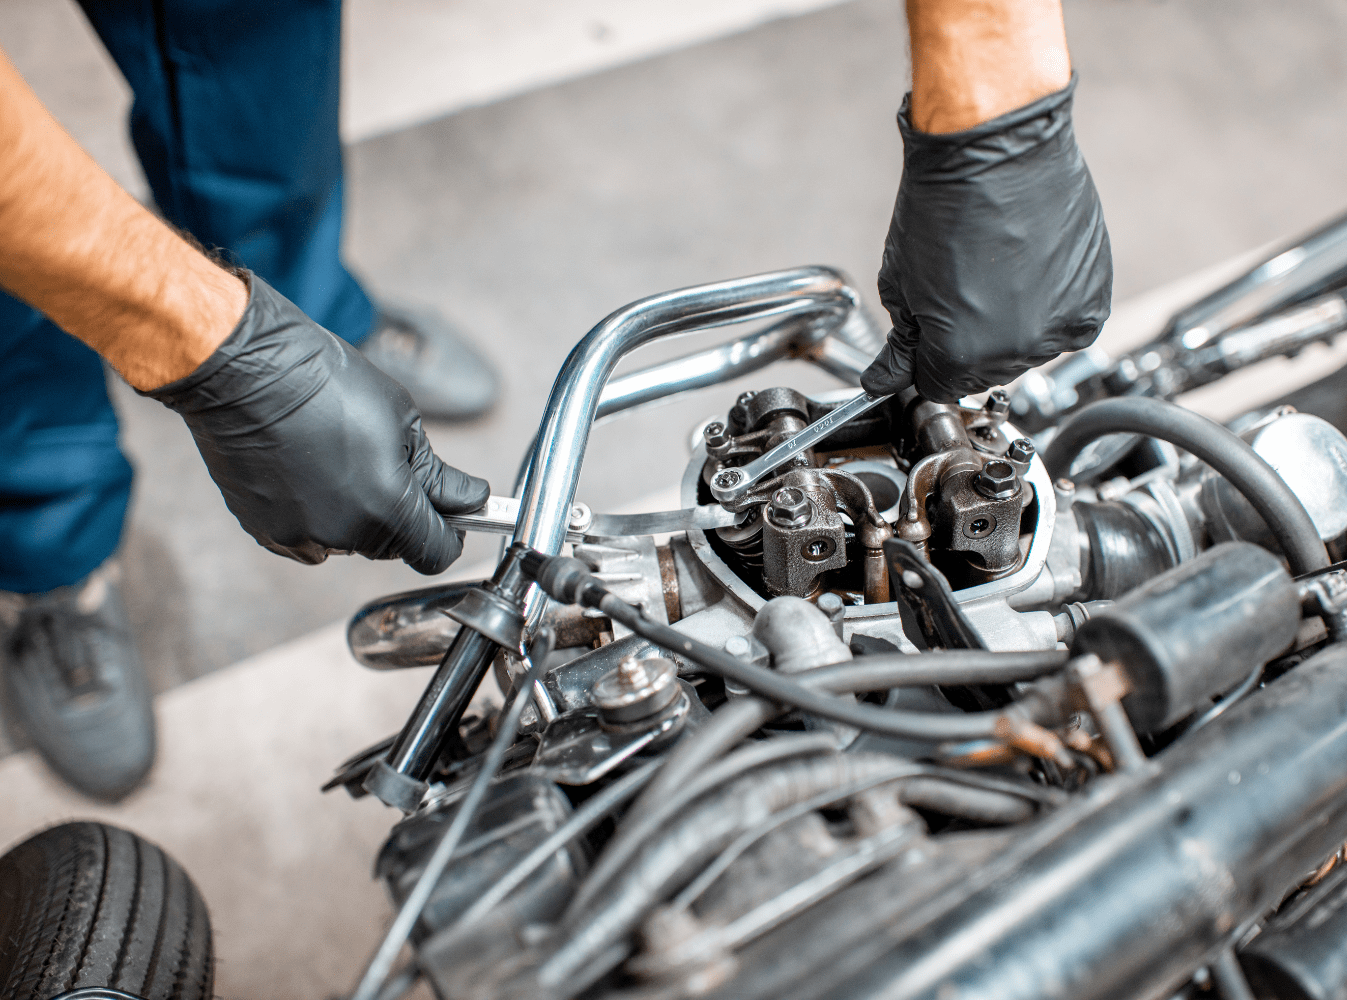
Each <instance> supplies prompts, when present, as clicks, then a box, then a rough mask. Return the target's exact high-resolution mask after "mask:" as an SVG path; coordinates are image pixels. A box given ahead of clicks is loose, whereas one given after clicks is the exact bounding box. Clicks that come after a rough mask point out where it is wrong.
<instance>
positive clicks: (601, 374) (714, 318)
mask: <svg viewBox="0 0 1347 1000" xmlns="http://www.w3.org/2000/svg"><path fill="white" fill-rule="evenodd" d="M859 306H860V297H859V296H858V295H857V294H856V292H855V290H854V289H852V288H851V287H850V286H849V285H848V284H847V280H846V277H845V276H844V275H842V274H841V273H839V272H837V271H834V270H832V269H831V268H826V267H804V268H797V269H794V270H790V271H774V272H771V273H769V274H759V275H754V276H752V277H748V278H737V279H734V280H732V281H722V282H717V283H715V284H711V285H698V286H695V287H692V288H684V289H680V290H677V291H672V292H664V293H661V294H659V295H652V296H650V297H649V298H645V299H641V300H640V301H637V302H633V303H632V304H630V305H627V306H624V307H623V308H621V309H619V310H617V311H616V312H614V313H613V314H612V315H610V316H609V317H608V318H607V319H605V320H603V322H601V323H600V324H599V325H598V326H596V327H594V329H592V330H591V331H590V332H589V333H588V334H587V335H586V336H585V337H584V339H583V340H581V341H580V343H578V344H577V345H576V346H575V349H574V350H572V351H571V353H570V356H569V357H567V359H566V362H565V364H564V365H562V368H561V372H560V373H559V374H558V375H557V379H556V382H555V383H554V384H553V386H552V394H551V396H550V398H549V399H548V401H547V408H546V410H545V411H544V413H543V419H542V423H541V425H540V426H539V429H538V440H537V444H536V445H535V446H534V451H533V462H532V463H531V466H530V469H529V473H528V476H527V478H526V480H525V483H524V492H523V495H522V497H521V499H520V511H519V522H518V526H517V528H516V530H515V538H516V540H518V541H521V542H523V543H524V544H526V545H528V546H529V547H530V548H534V549H537V550H538V551H540V552H542V553H544V554H546V555H555V554H557V553H558V552H560V551H561V546H562V543H563V542H564V541H565V538H566V528H567V522H568V520H569V514H570V509H571V504H572V502H573V501H574V499H575V490H576V486H577V485H578V483H579V481H580V467H581V465H582V463H583V462H584V457H585V448H586V446H587V445H588V443H589V432H590V428H591V426H592V425H593V423H594V419H595V417H596V416H597V415H598V413H599V411H600V404H601V401H602V399H603V395H604V388H605V386H606V385H607V384H608V379H609V377H610V376H611V375H612V373H613V370H614V369H615V368H616V367H617V364H618V362H619V361H621V359H622V358H623V357H625V356H626V355H627V354H629V353H631V352H632V351H634V350H635V349H636V348H638V347H642V346H644V345H645V344H648V343H650V342H652V341H654V340H658V339H660V338H662V337H669V336H674V335H676V334H681V333H689V332H691V331H693V330H702V329H709V328H711V327H716V326H725V325H728V324H731V323H744V322H749V321H752V320H759V319H767V318H770V317H773V316H783V317H785V316H789V317H792V318H796V319H802V318H804V317H814V318H818V319H822V318H824V317H827V316H830V315H831V316H836V317H838V320H839V324H840V322H843V321H845V319H846V318H847V316H848V315H850V313H851V312H852V311H853V310H855V309H857V308H858V307H859ZM778 325H780V324H778ZM685 360H687V359H685ZM732 364H733V358H732V357H730V358H728V359H726V360H725V361H724V362H723V364H722V370H727V369H728V368H729V367H730V366H731V365H732ZM666 367H668V368H669V369H671V370H670V371H668V372H667V373H666V374H667V375H668V376H669V377H668V379H667V381H665V382H660V381H659V380H658V379H647V380H646V381H645V382H644V383H643V384H642V385H641V388H640V392H641V394H642V395H643V396H644V397H645V398H650V399H657V398H660V397H661V396H663V395H668V394H669V393H670V392H676V391H679V390H681V389H684V388H691V387H695V386H700V385H711V384H714V382H715V381H718V380H708V379H707V375H706V374H705V373H702V374H700V375H697V374H693V375H692V376H691V378H690V379H689V377H688V373H686V372H682V373H680V372H679V371H678V369H677V365H676V364H675V365H671V366H666ZM749 370H752V369H751V368H750V369H749ZM631 388H632V389H633V390H634V389H635V384H634V383H633V384H632V386H631ZM610 398H611V397H610ZM633 405H634V404H633Z"/></svg>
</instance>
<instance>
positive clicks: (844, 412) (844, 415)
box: [711, 392, 889, 504]
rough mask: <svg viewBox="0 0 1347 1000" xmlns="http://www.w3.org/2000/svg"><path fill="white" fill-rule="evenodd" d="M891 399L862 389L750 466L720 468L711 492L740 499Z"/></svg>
mask: <svg viewBox="0 0 1347 1000" xmlns="http://www.w3.org/2000/svg"><path fill="white" fill-rule="evenodd" d="M888 398H889V397H888V396H872V395H870V394H869V393H868V392H862V393H860V394H859V395H857V396H855V397H853V398H852V399H849V400H847V401H846V402H845V403H843V404H842V405H841V406H839V407H837V408H836V409H835V410H829V411H828V412H827V413H825V414H824V415H823V416H821V417H819V418H818V419H817V420H815V421H814V422H813V423H812V424H810V425H809V426H808V427H806V428H805V429H804V430H802V431H800V432H799V433H798V434H796V435H795V436H794V437H792V438H788V439H787V440H785V441H782V442H781V443H780V444H779V445H777V446H776V447H775V448H773V449H771V450H770V451H767V452H764V453H763V454H761V455H759V456H758V457H757V458H755V459H753V461H751V462H749V463H748V464H747V465H742V466H739V467H738V468H736V469H721V470H720V471H719V472H717V473H716V474H715V475H714V476H713V477H712V478H711V495H712V496H713V497H715V498H716V499H717V500H718V501H720V502H721V503H722V504H725V503H731V502H732V501H735V500H738V499H739V498H740V497H741V496H743V495H744V494H746V493H747V492H748V491H749V490H751V489H752V488H753V487H754V486H755V485H756V484H757V483H758V482H760V481H761V480H763V479H765V478H766V477H767V476H768V475H770V474H771V473H772V471H773V470H774V469H776V468H777V467H778V466H781V465H784V464H785V463H786V462H789V461H790V460H791V459H792V458H794V457H795V456H796V455H798V454H800V452H802V451H805V450H807V449H809V448H812V447H814V445H816V444H818V443H819V442H820V441H822V440H823V439H824V438H826V437H827V436H828V435H829V434H831V433H833V431H835V430H837V428H839V427H841V426H842V425H843V424H845V423H848V422H849V421H851V420H854V419H855V418H856V417H859V416H860V415H861V414H862V413H865V412H866V411H867V410H872V409H874V408H875V407H876V406H878V405H879V404H880V403H882V402H884V400H886V399H888Z"/></svg>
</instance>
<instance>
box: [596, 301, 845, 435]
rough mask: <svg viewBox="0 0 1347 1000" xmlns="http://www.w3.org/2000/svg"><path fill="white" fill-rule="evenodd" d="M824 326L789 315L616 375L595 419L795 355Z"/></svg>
mask: <svg viewBox="0 0 1347 1000" xmlns="http://www.w3.org/2000/svg"><path fill="white" fill-rule="evenodd" d="M828 330H829V325H825V324H823V323H820V322H818V321H817V320H816V319H813V318H811V317H808V316H805V317H800V316H792V317H791V318H789V319H786V320H782V321H781V322H780V323H773V324H772V325H771V326H769V327H768V328H767V329H765V330H760V331H758V332H757V333H751V334H749V335H748V336H747V337H742V338H740V339H739V340H732V341H730V342H729V343H727V344H720V345H719V346H717V347H712V348H710V349H708V350H705V351H699V352H698V353H696V354H689V355H687V356H686V357H682V358H676V359H674V360H673V361H666V362H664V363H663V364H658V365H652V366H651V367H649V368H642V369H641V370H640V371H635V372H632V373H631V374H630V375H623V376H622V377H621V378H615V379H613V380H612V381H611V382H609V383H608V384H607V385H606V386H604V388H603V393H602V394H601V395H600V396H599V409H598V413H597V414H596V415H595V418H596V419H598V420H602V419H603V418H604V417H610V416H614V415H616V414H618V413H621V412H622V411H624V410H629V409H631V408H632V407H634V406H641V405H643V404H645V403H653V402H654V401H655V400H657V399H663V398H665V397H666V396H672V395H674V394H675V393H679V392H684V391H686V390H689V389H702V388H705V387H706V386H711V385H719V384H720V383H722V382H728V381H729V380H730V379H733V378H738V377H739V376H741V375H748V374H750V373H752V372H755V371H757V370H758V369H760V368H766V367H767V366H768V365H770V364H772V363H774V362H776V361H780V360H781V359H782V358H790V357H796V356H798V355H800V354H802V353H804V352H807V351H811V350H813V349H814V347H815V345H816V344H817V343H818V342H819V341H820V340H822V339H823V338H824V337H825V336H826V335H827V333H828Z"/></svg>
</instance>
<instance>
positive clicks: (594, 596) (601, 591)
mask: <svg viewBox="0 0 1347 1000" xmlns="http://www.w3.org/2000/svg"><path fill="white" fill-rule="evenodd" d="M522 568H523V570H524V572H525V573H526V574H528V575H529V576H531V577H533V579H535V580H537V581H538V584H539V586H541V587H542V589H543V590H544V591H546V592H547V593H548V594H549V595H550V596H551V597H553V598H555V599H556V600H558V601H562V602H564V603H566V604H583V605H585V606H586V607H591V608H598V609H599V610H600V611H602V612H603V613H604V614H606V615H607V616H608V617H609V618H611V619H612V620H613V621H615V622H621V623H622V624H623V625H625V626H627V628H629V629H631V630H632V631H633V632H635V633H636V634H637V635H639V636H641V638H643V639H648V640H649V641H650V642H653V643H655V644H656V645H658V646H662V647H663V648H665V649H667V650H669V651H671V652H673V653H675V654H677V655H680V656H683V657H686V658H687V659H689V660H691V661H693V662H694V663H696V664H697V665H698V666H700V667H702V668H703V669H705V670H709V671H711V672H712V673H714V674H718V675H720V676H721V677H727V678H729V679H730V680H732V681H737V682H739V683H740V684H742V685H743V686H744V687H746V688H748V689H749V690H750V691H753V692H754V693H755V694H759V695H762V696H763V697H765V698H769V699H771V700H772V701H776V702H780V703H782V704H785V705H793V706H795V707H796V708H799V709H801V710H802V711H804V712H808V713H809V714H811V715H817V716H821V717H822V718H825V719H832V720H833V721H834V722H841V723H843V724H844V725H848V726H855V727H856V728H857V729H864V730H867V731H869V732H874V733H882V734H883V735H885V736H900V737H904V738H906V739H915V740H925V741H928V742H932V743H943V742H947V741H954V740H975V739H987V738H991V737H995V736H996V735H997V733H998V732H1001V731H1004V729H1005V728H1006V727H1007V726H1010V727H1014V726H1015V725H1016V724H1018V723H1021V722H1023V721H1025V720H1026V719H1031V720H1032V721H1052V722H1056V721H1058V720H1057V719H1056V718H1051V719H1049V720H1040V719H1037V718H1034V717H1033V712H1034V710H1035V709H1038V708H1039V707H1040V703H1035V704H1034V706H1033V708H1031V709H1030V710H1029V712H1028V713H1027V714H1026V711H1025V709H1024V708H1022V707H1017V706H1016V705H1009V706H1007V707H1006V708H1004V709H1000V710H998V711H992V712H968V713H962V712H961V713H951V714H948V715H944V714H940V715H937V714H934V713H930V712H909V711H902V710H900V709H893V708H879V707H877V706H875V705H868V704H865V703H864V702H855V701H852V700H850V699H842V698H834V697H833V696H831V695H827V694H822V693H820V692H819V691H817V690H815V689H813V688H811V687H807V686H805V685H804V684H801V683H799V682H798V681H795V680H791V679H789V678H787V677H784V676H782V675H781V674H778V673H775V672H773V671H771V670H769V669H767V668H766V667H759V666H754V665H753V664H751V663H746V662H744V661H743V660H740V659H738V658H737V657H734V656H731V655H730V654H729V653H726V652H724V651H723V650H719V649H716V648H715V647H714V646H708V645H707V644H706V643H704V642H699V641H697V640H696V639H693V638H691V637H690V636H686V635H684V634H683V633H682V632H679V631H678V630H677V629H674V628H670V627H669V626H668V625H663V624H661V623H659V622H655V621H651V620H650V619H649V618H647V617H646V616H645V615H644V614H642V613H641V609H640V608H637V607H634V606H633V605H630V604H628V603H627V602H626V601H624V600H622V599H621V598H619V597H617V596H616V595H614V594H612V593H611V592H609V590H608V589H607V588H606V587H604V586H603V584H602V583H600V582H599V581H598V580H597V579H596V578H595V577H594V575H593V574H592V573H590V571H589V568H588V567H587V566H586V565H585V564H584V563H582V562H581V561H580V560H579V559H571V558H568V557H566V556H544V555H542V553H539V552H529V553H528V554H526V555H525V556H524V558H523V560H522ZM918 655H920V654H918ZM1042 704H1043V705H1046V703H1042Z"/></svg>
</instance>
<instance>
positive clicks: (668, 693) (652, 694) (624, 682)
mask: <svg viewBox="0 0 1347 1000" xmlns="http://www.w3.org/2000/svg"><path fill="white" fill-rule="evenodd" d="M678 694H679V687H678V667H677V666H676V665H675V664H674V663H673V662H672V661H671V660H665V659H662V658H660V657H649V658H646V659H638V658H637V657H635V656H626V657H623V658H622V660H621V661H620V662H619V663H618V665H617V668H616V669H614V670H610V671H609V672H608V673H606V674H604V675H603V676H602V677H600V678H599V679H598V680H597V681H595V682H594V686H593V687H592V688H591V689H590V695H591V697H592V698H593V699H594V704H595V705H597V706H598V708H599V712H600V713H601V714H602V716H603V720H604V721H605V722H607V723H615V724H624V723H629V722H636V721H638V720H640V719H645V718H648V717H650V716H652V715H654V714H656V713H658V712H661V711H663V710H664V709H665V708H667V707H668V706H669V705H670V704H672V703H673V702H674V700H675V699H677V697H678Z"/></svg>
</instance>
